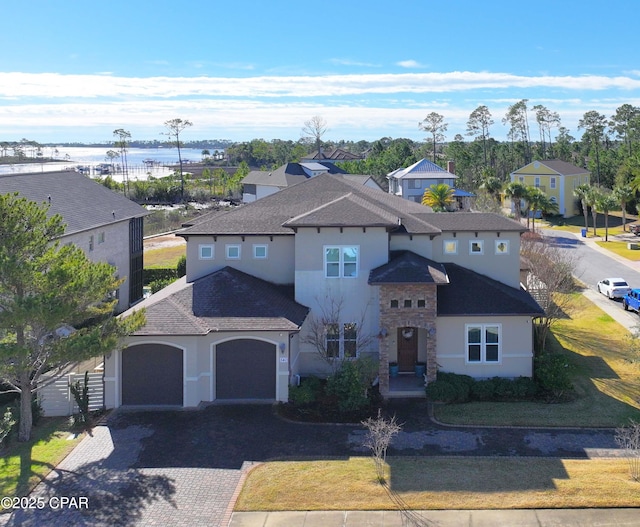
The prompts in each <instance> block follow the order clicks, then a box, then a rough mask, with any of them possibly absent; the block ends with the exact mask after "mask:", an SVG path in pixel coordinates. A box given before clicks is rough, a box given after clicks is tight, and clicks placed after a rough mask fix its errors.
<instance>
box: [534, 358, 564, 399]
mask: <svg viewBox="0 0 640 527" xmlns="http://www.w3.org/2000/svg"><path fill="white" fill-rule="evenodd" d="M534 378H535V382H536V385H537V386H538V388H539V390H540V392H541V393H542V394H543V396H544V397H545V398H546V399H547V400H549V401H559V400H561V399H563V398H564V397H565V396H566V395H567V393H568V392H570V391H571V390H573V384H572V383H571V378H570V368H569V362H568V361H567V359H566V357H564V356H562V355H557V354H554V353H545V354H544V355H540V356H539V357H536V359H535V362H534Z"/></svg>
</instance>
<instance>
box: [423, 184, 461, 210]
mask: <svg viewBox="0 0 640 527" xmlns="http://www.w3.org/2000/svg"><path fill="white" fill-rule="evenodd" d="M454 192H455V191H454V190H453V189H452V188H451V187H450V186H449V185H447V184H446V183H439V184H437V185H432V186H430V187H429V188H428V189H427V190H425V191H424V195H423V196H422V204H423V205H427V206H429V207H431V208H432V209H433V210H434V211H435V212H443V211H445V210H446V209H447V206H449V205H451V204H452V203H453V202H454V197H453V193H454Z"/></svg>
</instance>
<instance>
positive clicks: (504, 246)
mask: <svg viewBox="0 0 640 527" xmlns="http://www.w3.org/2000/svg"><path fill="white" fill-rule="evenodd" d="M496 254H509V240H496Z"/></svg>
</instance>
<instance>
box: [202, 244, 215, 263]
mask: <svg viewBox="0 0 640 527" xmlns="http://www.w3.org/2000/svg"><path fill="white" fill-rule="evenodd" d="M198 258H199V259H200V260H213V245H204V244H200V245H198Z"/></svg>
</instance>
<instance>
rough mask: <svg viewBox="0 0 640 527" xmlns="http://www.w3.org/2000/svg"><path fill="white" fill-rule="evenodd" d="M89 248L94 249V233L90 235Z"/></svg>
mask: <svg viewBox="0 0 640 527" xmlns="http://www.w3.org/2000/svg"><path fill="white" fill-rule="evenodd" d="M89 250H90V251H93V234H92V235H91V236H89Z"/></svg>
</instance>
